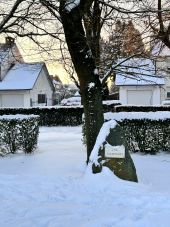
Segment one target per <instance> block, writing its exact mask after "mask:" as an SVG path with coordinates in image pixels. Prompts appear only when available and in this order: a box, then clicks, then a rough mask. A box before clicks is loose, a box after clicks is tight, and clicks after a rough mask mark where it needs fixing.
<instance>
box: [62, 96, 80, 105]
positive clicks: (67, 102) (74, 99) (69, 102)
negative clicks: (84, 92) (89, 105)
mask: <svg viewBox="0 0 170 227" xmlns="http://www.w3.org/2000/svg"><path fill="white" fill-rule="evenodd" d="M61 105H63V106H81V97H80V96H73V97H70V98H67V99H63V100H61Z"/></svg>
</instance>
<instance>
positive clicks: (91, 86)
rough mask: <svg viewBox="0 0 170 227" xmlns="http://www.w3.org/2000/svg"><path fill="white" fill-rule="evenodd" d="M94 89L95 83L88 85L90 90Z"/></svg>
mask: <svg viewBox="0 0 170 227" xmlns="http://www.w3.org/2000/svg"><path fill="white" fill-rule="evenodd" d="M94 87H95V83H93V82H91V83H89V85H88V88H89V90H90V89H91V88H94Z"/></svg>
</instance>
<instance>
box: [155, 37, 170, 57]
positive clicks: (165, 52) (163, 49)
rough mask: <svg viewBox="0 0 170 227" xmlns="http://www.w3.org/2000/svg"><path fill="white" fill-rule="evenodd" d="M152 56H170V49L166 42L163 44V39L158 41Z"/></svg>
mask: <svg viewBox="0 0 170 227" xmlns="http://www.w3.org/2000/svg"><path fill="white" fill-rule="evenodd" d="M151 54H152V56H161V57H165V56H170V50H169V48H168V47H167V46H165V44H163V43H162V42H161V41H159V42H157V43H156V44H155V45H154V47H153V49H152V52H151Z"/></svg>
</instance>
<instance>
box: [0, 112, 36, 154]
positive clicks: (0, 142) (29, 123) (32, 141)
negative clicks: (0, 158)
mask: <svg viewBox="0 0 170 227" xmlns="http://www.w3.org/2000/svg"><path fill="white" fill-rule="evenodd" d="M38 121H39V117H38V116H35V115H30V116H27V115H10V116H8V115H3V116H1V117H0V153H1V155H4V154H5V153H15V152H16V151H17V150H20V149H21V150H23V151H24V152H25V153H31V152H33V151H34V149H35V148H36V146H37V140H38V134H39V126H38Z"/></svg>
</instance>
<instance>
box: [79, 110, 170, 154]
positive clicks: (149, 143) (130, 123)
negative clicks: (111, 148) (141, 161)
mask: <svg viewBox="0 0 170 227" xmlns="http://www.w3.org/2000/svg"><path fill="white" fill-rule="evenodd" d="M109 116H110V119H109ZM105 117H106V119H105V121H108V120H111V119H112V120H116V121H117V122H118V124H119V125H120V126H121V127H122V130H123V133H124V140H125V144H126V146H127V147H128V149H129V150H130V151H132V152H136V151H141V152H144V153H150V154H155V153H157V152H159V151H160V150H162V151H170V112H169V111H167V112H166V111H162V112H159V111H158V112H148V113H147V112H131V113H130V112H120V113H109V114H106V115H105ZM113 139H114V138H113ZM83 142H84V143H86V140H85V132H84V127H83Z"/></svg>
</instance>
